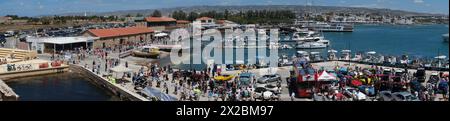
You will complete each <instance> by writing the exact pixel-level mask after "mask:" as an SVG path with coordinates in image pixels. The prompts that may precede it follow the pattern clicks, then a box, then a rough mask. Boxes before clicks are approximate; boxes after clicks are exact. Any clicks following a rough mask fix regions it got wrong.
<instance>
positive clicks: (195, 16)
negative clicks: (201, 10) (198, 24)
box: [188, 12, 198, 21]
mask: <svg viewBox="0 0 450 121" xmlns="http://www.w3.org/2000/svg"><path fill="white" fill-rule="evenodd" d="M197 18H198V13H196V12H191V13H189V17H188V20H189V21H194V20H195V19H197Z"/></svg>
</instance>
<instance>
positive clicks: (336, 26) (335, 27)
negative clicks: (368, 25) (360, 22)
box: [303, 22, 353, 32]
mask: <svg viewBox="0 0 450 121" xmlns="http://www.w3.org/2000/svg"><path fill="white" fill-rule="evenodd" d="M303 27H305V28H308V29H309V30H314V31H321V32H353V25H351V24H343V23H324V22H317V23H307V24H303Z"/></svg>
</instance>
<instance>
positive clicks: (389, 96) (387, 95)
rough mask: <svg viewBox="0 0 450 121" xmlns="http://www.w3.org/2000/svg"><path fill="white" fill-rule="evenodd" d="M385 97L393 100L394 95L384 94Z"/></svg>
mask: <svg viewBox="0 0 450 121" xmlns="http://www.w3.org/2000/svg"><path fill="white" fill-rule="evenodd" d="M384 96H386V97H388V98H391V97H392V95H391V94H389V93H384Z"/></svg>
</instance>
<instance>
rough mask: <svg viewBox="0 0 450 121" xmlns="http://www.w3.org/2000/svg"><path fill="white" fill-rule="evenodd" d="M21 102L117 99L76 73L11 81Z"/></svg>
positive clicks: (9, 83)
mask: <svg viewBox="0 0 450 121" xmlns="http://www.w3.org/2000/svg"><path fill="white" fill-rule="evenodd" d="M7 84H8V85H9V86H10V87H11V88H12V89H13V90H14V91H15V92H16V93H17V94H18V95H19V96H20V98H19V100H21V101H115V100H118V98H117V97H115V96H113V95H112V94H110V93H109V92H107V91H106V90H104V89H101V88H100V87H97V86H96V85H94V84H92V83H91V82H90V81H89V79H87V78H85V77H83V76H81V75H80V74H76V73H74V72H65V73H60V74H51V75H45V76H35V77H24V78H17V79H11V80H8V81H7Z"/></svg>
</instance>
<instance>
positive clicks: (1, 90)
mask: <svg viewBox="0 0 450 121" xmlns="http://www.w3.org/2000/svg"><path fill="white" fill-rule="evenodd" d="M17 100H19V95H17V94H16V93H15V92H14V91H13V90H12V89H11V88H10V87H9V86H8V85H6V83H5V82H3V80H0V101H17Z"/></svg>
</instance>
